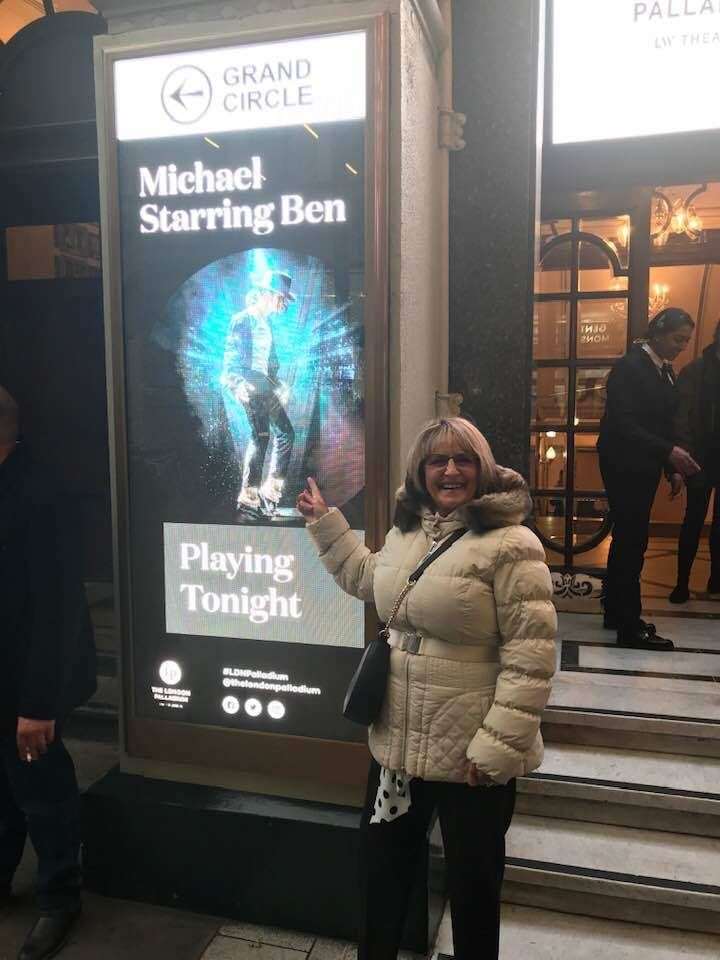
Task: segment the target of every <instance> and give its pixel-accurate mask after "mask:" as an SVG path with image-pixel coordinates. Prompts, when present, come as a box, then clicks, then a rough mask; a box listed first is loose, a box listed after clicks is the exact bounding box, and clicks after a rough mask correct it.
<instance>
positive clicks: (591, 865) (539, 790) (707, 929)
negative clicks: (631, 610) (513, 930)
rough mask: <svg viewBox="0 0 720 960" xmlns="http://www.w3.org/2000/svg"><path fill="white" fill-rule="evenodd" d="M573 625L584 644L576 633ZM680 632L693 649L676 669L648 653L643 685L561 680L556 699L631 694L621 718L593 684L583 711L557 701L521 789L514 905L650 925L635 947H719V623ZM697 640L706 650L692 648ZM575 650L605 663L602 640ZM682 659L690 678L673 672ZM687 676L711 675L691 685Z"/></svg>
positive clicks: (512, 862)
mask: <svg viewBox="0 0 720 960" xmlns="http://www.w3.org/2000/svg"><path fill="white" fill-rule="evenodd" d="M571 626H572V628H573V631H575V633H574V636H578V635H581V634H578V632H577V631H578V629H582V626H583V625H582V623H581V621H578V620H577V619H575V620H574V621H573V622H572V623H571ZM674 628H675V629H674V633H673V635H674V636H676V637H677V638H680V639H679V641H676V644H677V646H678V647H681V644H685V647H681V648H680V649H679V650H678V652H677V653H676V654H672V655H670V657H669V658H668V655H665V654H647V653H644V654H642V655H641V656H642V657H643V663H644V670H643V671H642V674H641V675H639V676H631V674H632V673H633V671H631V670H628V671H627V672H626V673H625V674H623V675H622V676H620V677H619V679H618V676H617V674H619V673H620V671H619V670H618V671H614V670H612V669H610V670H609V671H608V674H607V675H598V676H595V675H594V674H593V673H592V672H591V671H588V673H589V674H590V675H589V676H588V674H585V675H582V674H575V675H573V674H572V671H571V672H569V673H564V672H563V671H561V672H560V674H559V689H560V690H561V691H562V690H563V684H564V683H565V684H569V683H573V682H575V683H581V682H583V683H586V684H590V683H591V682H593V681H595V680H597V683H598V684H599V685H600V687H602V684H608V686H607V687H606V690H610V689H611V688H610V686H609V685H610V684H612V683H620V684H622V685H625V692H624V695H625V700H624V706H623V705H621V704H620V702H616V703H614V704H613V706H614V707H615V708H616V709H608V710H605V709H602V708H601V707H600V706H599V703H598V689H599V688H598V686H595V687H594V689H593V690H592V691H590V689H588V693H587V696H586V697H583V698H576V699H577V700H579V702H580V703H583V702H584V703H586V704H587V705H586V706H585V705H580V706H570V705H569V704H568V703H567V702H562V701H563V700H564V701H568V700H569V699H570V697H568V696H564V695H563V694H562V693H561V694H560V695H559V696H558V697H557V698H556V700H555V702H553V703H551V706H550V707H549V709H548V711H547V715H546V718H545V722H544V724H543V733H544V736H545V739H546V756H545V760H544V763H543V766H542V768H541V769H540V770H539V771H538V772H537V773H535V774H532V775H531V776H529V777H525V778H523V779H522V780H521V781H520V782H519V784H518V803H517V813H516V816H515V819H514V820H513V825H512V827H511V830H510V833H509V834H508V861H507V871H506V882H505V887H504V899H505V901H506V902H507V903H508V904H513V905H516V907H522V908H534V910H535V911H537V910H538V909H540V910H541V911H556V912H561V913H563V914H576V915H579V916H582V917H583V918H586V919H585V920H584V921H583V923H588V922H591V923H592V921H588V920H587V918H599V919H601V920H602V921H608V922H611V923H612V922H613V921H625V922H628V921H629V922H631V923H634V924H643V925H645V926H646V929H645V930H644V931H643V933H642V934H641V935H640V938H639V939H641V940H644V939H645V936H646V934H647V928H648V927H653V928H669V929H674V930H678V931H694V932H696V933H697V934H698V935H699V934H712V935H714V936H718V935H720V722H718V715H719V714H720V687H719V686H718V683H717V677H715V676H712V667H710V668H708V664H709V663H710V664H712V663H714V662H716V663H717V670H716V672H717V674H718V676H720V625H718V624H716V623H707V624H706V626H704V627H701V626H700V624H699V622H698V621H695V622H694V623H693V624H689V625H688V626H687V630H686V629H685V626H684V625H683V623H682V622H680V621H676V622H675V624H674ZM565 629H566V630H567V623H566V625H565ZM700 630H703V631H705V633H706V635H705V636H703V638H702V647H701V646H700V642H699V641H698V640H697V639H696V640H694V641H693V640H686V639H685V637H686V636H692V635H694V634H697V633H698V631H700ZM566 635H567V634H566ZM572 642H573V643H576V642H577V641H575V640H574V641H572ZM596 642H597V646H595V643H596ZM580 643H581V645H582V644H585V645H586V646H587V647H590V646H592V650H591V652H592V654H593V657H592V659H591V660H590V662H597V660H598V657H599V656H600V655H601V652H602V648H603V641H602V640H601V639H598V637H597V635H594V636H592V635H591V636H590V637H589V639H588V640H581V641H580ZM693 644H694V645H693ZM605 648H606V649H607V647H605ZM715 650H717V655H716V656H717V660H716V661H715ZM615 653H616V651H612V650H610V652H609V654H608V656H609V657H612V656H614V655H615ZM633 653H634V652H633ZM563 655H564V653H563ZM693 657H694V659H693ZM663 658H665V659H663ZM681 661H682V662H683V663H684V664H685V666H684V667H683V670H684V673H683V674H682V675H681V674H679V673H678V674H676V673H674V672H673V671H674V670H676V669H679V666H678V665H679V664H680V662H681ZM703 663H704V666H702V664H703ZM688 664H691V665H692V664H698V665H699V667H698V672H700V671H701V670H702V671H704V672H703V673H702V675H700V676H695V674H693V673H691V672H690V671H691V669H692V667H691V666H688ZM637 673H638V674H640V671H637ZM693 680H694V681H696V683H695V686H693V685H692V682H691V681H693ZM713 688H714V689H713ZM628 691H629V695H628ZM611 692H612V694H613V695H615V694H617V688H615V689H613V690H612V691H611ZM610 699H611V698H610ZM558 700H559V701H561V702H557V701H558ZM634 704H637V705H638V711H637V712H634V711H633V710H632V709H631V707H632V705H634ZM651 710H652V712H651ZM681 713H685V714H688V716H683V715H681ZM531 912H532V911H531ZM540 916H542V914H540ZM535 921H537V916H536V918H535ZM535 921H533V922H535ZM515 922H516V923H517V922H518V921H517V916H516V917H515ZM541 926H542V923H541ZM711 940H713V941H714V946H713V952H712V953H710V954H708V956H720V937H719V938H718V939H717V940H715V939H714V937H711ZM558 955H559V954H558ZM608 955H609V954H608ZM677 955H678V956H683V955H684V954H683V953H678V954H677ZM688 955H692V956H693V957H694V956H696V954H695V953H692V954H688ZM697 956H705V954H704V953H703V952H699V953H697Z"/></svg>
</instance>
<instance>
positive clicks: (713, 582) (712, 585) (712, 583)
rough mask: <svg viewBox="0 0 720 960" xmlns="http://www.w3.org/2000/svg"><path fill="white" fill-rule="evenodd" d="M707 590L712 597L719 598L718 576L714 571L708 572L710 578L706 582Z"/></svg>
mask: <svg viewBox="0 0 720 960" xmlns="http://www.w3.org/2000/svg"><path fill="white" fill-rule="evenodd" d="M707 592H708V593H709V595H710V596H711V597H712V598H713V599H718V600H720V577H718V576H716V575H715V574H714V573H711V574H710V579H709V580H708V584H707Z"/></svg>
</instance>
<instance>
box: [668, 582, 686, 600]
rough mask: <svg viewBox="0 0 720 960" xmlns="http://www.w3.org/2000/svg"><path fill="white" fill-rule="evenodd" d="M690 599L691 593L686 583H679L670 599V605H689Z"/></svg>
mask: <svg viewBox="0 0 720 960" xmlns="http://www.w3.org/2000/svg"><path fill="white" fill-rule="evenodd" d="M689 599H690V591H689V590H688V585H687V584H686V583H678V584H677V586H676V587H675V589H674V590H673V592H672V593H671V594H670V596H669V597H668V600H669V601H670V603H687V602H688V600H689Z"/></svg>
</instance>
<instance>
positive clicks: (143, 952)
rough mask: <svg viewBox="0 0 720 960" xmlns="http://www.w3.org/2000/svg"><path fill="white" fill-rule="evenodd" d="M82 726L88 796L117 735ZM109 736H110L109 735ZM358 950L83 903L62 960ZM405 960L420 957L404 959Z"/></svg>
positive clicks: (29, 920) (23, 878) (25, 874)
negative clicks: (88, 734)
mask: <svg viewBox="0 0 720 960" xmlns="http://www.w3.org/2000/svg"><path fill="white" fill-rule="evenodd" d="M83 727H84V724H83V723H82V722H78V721H73V722H72V723H71V724H69V725H68V728H67V729H66V736H65V743H66V745H67V747H68V750H69V751H70V753H71V754H72V756H73V758H74V760H75V766H76V769H77V774H78V782H79V784H80V788H81V789H85V788H86V787H88V786H90V784H92V783H94V782H95V781H96V780H98V779H99V778H100V777H102V776H103V775H104V774H105V773H106V772H107V771H108V770H110V769H111V768H112V767H113V766H115V764H116V763H117V762H118V749H117V744H116V743H115V738H114V728H113V726H112V725H106V726H105V728H102V727H101V728H99V729H98V727H97V725H96V724H93V729H92V735H93V736H94V737H96V738H97V737H98V736H99V737H100V738H101V739H94V740H86V739H84V737H81V736H74V735H73V733H83ZM103 730H104V732H103ZM34 874H35V855H34V853H33V851H32V848H31V846H30V844H28V845H27V847H26V850H25V856H24V858H23V861H22V863H21V865H20V868H19V870H18V873H17V875H16V877H15V883H14V886H13V900H12V904H11V906H10V908H8V909H2V908H0V960H16V957H17V954H18V951H19V949H20V947H21V945H22V943H23V940H24V939H25V935H26V934H27V931H28V930H29V929H30V927H31V926H32V924H33V923H34V920H35V917H36V913H35V903H34V897H33V882H34ZM356 954H357V951H356V948H355V946H354V945H353V944H349V943H344V942H341V941H337V940H327V939H325V938H323V937H315V936H312V935H309V934H304V933H297V932H293V931H288V930H277V929H274V928H272V927H257V926H252V925H250V924H238V923H236V922H234V921H230V920H227V919H225V918H223V917H213V916H207V915H200V914H194V913H188V912H186V911H181V910H171V909H167V908H165V907H156V906H152V905H151V904H144V903H135V902H131V901H128V900H116V899H111V898H108V897H101V896H98V895H97V894H93V893H85V894H84V896H83V912H82V915H81V917H80V920H79V922H78V924H77V926H76V927H75V929H74V930H73V933H72V935H71V938H70V940H69V942H68V944H67V946H66V947H65V948H64V949H63V950H62V951H61V954H60V956H61V957H62V960H355V957H356ZM402 956H403V957H404V958H405V960H411V958H414V957H415V956H416V955H414V954H403V955H402Z"/></svg>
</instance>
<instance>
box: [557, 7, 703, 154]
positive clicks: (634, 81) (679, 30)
mask: <svg viewBox="0 0 720 960" xmlns="http://www.w3.org/2000/svg"><path fill="white" fill-rule="evenodd" d="M552 36H553V42H552V140H553V143H555V144H563V143H580V142H590V141H597V140H616V139H624V138H635V137H646V136H657V135H664V134H673V133H686V132H690V131H695V130H698V131H700V130H716V129H718V128H720V101H719V100H718V98H717V96H716V95H715V91H716V90H717V86H718V81H719V80H720V0H553V3H552Z"/></svg>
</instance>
